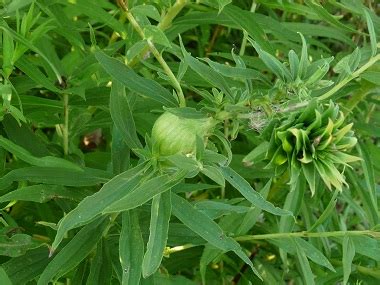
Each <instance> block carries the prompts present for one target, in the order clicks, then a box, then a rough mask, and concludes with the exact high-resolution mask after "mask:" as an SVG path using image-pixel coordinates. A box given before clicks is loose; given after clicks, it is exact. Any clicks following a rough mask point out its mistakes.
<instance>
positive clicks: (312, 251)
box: [269, 238, 335, 272]
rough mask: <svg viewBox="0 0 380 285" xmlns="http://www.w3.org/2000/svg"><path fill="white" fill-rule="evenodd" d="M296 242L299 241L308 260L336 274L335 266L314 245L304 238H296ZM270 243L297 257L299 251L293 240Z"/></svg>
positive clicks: (277, 240)
mask: <svg viewBox="0 0 380 285" xmlns="http://www.w3.org/2000/svg"><path fill="white" fill-rule="evenodd" d="M294 240H297V244H298V245H299V247H301V249H302V250H303V252H304V253H305V254H306V256H307V258H308V259H310V260H311V261H313V262H315V263H316V264H319V265H321V266H323V267H325V268H327V269H329V270H331V271H332V272H335V269H334V266H333V265H332V264H331V263H330V261H329V260H328V259H327V258H326V256H324V255H323V253H322V252H321V251H320V250H319V249H317V248H316V247H315V246H314V245H313V244H312V243H310V242H309V241H306V240H304V239H302V238H294ZM269 242H270V243H272V244H274V245H276V246H278V247H279V248H280V249H282V250H284V251H286V252H288V253H290V254H294V255H297V249H296V247H295V244H294V242H292V239H291V238H284V239H271V240H269Z"/></svg>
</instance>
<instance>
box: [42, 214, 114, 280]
mask: <svg viewBox="0 0 380 285" xmlns="http://www.w3.org/2000/svg"><path fill="white" fill-rule="evenodd" d="M108 224H109V219H106V218H105V217H104V218H101V219H97V220H95V221H94V222H92V223H91V224H89V225H87V226H85V227H84V228H83V229H81V230H80V231H79V232H78V233H77V234H76V235H75V236H74V238H73V239H72V240H71V241H70V242H69V243H68V244H67V245H66V246H65V247H64V248H63V249H62V250H61V251H59V252H58V254H57V255H56V256H55V257H54V258H53V260H52V261H50V263H49V264H48V266H47V267H46V268H45V270H44V272H43V273H42V274H41V276H40V278H39V279H38V282H37V285H45V284H48V283H49V282H50V281H51V280H52V279H53V278H57V277H60V276H62V275H63V274H65V273H66V272H68V271H70V270H71V269H73V268H75V267H76V266H77V265H78V264H79V263H80V262H81V261H82V260H83V259H84V258H86V256H87V255H88V254H89V253H90V252H91V251H92V249H93V248H94V247H95V246H96V244H97V243H98V241H99V240H100V239H101V237H102V235H103V231H104V230H105V228H106V227H107V225H108ZM46 258H47V257H46Z"/></svg>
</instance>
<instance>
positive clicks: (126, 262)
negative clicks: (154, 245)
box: [119, 210, 144, 285]
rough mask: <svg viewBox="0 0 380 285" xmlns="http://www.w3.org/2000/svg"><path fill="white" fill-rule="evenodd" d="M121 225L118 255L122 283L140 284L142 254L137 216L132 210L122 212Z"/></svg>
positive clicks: (142, 243)
mask: <svg viewBox="0 0 380 285" xmlns="http://www.w3.org/2000/svg"><path fill="white" fill-rule="evenodd" d="M122 221H123V226H122V229H121V233H120V240H119V256H120V263H121V268H122V272H123V277H122V284H131V285H132V284H140V279H141V265H142V261H143V255H144V241H143V239H142V235H141V230H140V225H139V217H138V215H137V212H136V211H134V210H132V211H128V212H124V213H123V214H122Z"/></svg>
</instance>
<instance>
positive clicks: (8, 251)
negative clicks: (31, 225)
mask: <svg viewBox="0 0 380 285" xmlns="http://www.w3.org/2000/svg"><path fill="white" fill-rule="evenodd" d="M39 246H40V244H39V243H37V242H35V241H34V240H33V239H32V237H31V236H30V235H27V234H15V235H12V236H11V237H8V236H7V235H6V234H1V235H0V255H4V256H10V257H16V256H20V255H23V254H25V252H26V251H27V250H29V249H32V248H36V247H39Z"/></svg>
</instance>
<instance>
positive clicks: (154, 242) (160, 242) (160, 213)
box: [142, 191, 171, 278]
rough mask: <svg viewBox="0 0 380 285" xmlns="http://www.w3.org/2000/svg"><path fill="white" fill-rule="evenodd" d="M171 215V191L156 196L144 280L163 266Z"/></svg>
mask: <svg viewBox="0 0 380 285" xmlns="http://www.w3.org/2000/svg"><path fill="white" fill-rule="evenodd" d="M170 215H171V194H170V191H167V192H164V193H162V194H160V195H156V196H155V197H154V198H153V202H152V208H151V214H150V233H149V240H148V244H147V249H146V252H145V255H144V259H143V263H142V274H143V277H144V278H146V277H148V276H150V275H152V274H153V273H154V272H156V270H157V269H158V267H159V266H160V264H161V260H162V257H163V253H164V249H165V247H166V241H167V239H168V230H169V220H170Z"/></svg>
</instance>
